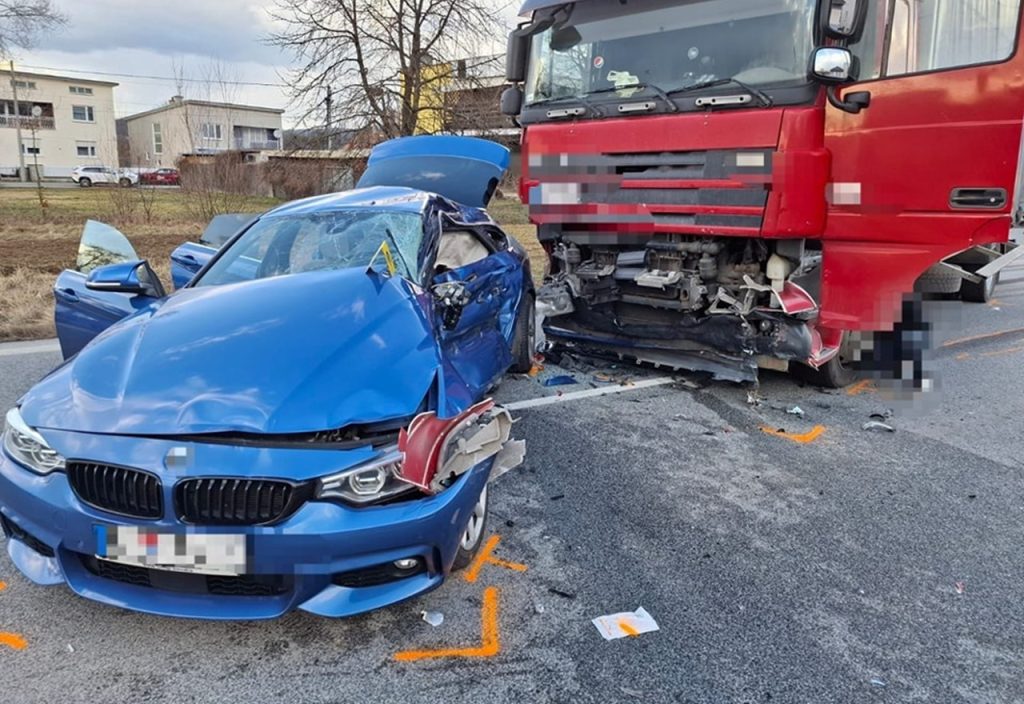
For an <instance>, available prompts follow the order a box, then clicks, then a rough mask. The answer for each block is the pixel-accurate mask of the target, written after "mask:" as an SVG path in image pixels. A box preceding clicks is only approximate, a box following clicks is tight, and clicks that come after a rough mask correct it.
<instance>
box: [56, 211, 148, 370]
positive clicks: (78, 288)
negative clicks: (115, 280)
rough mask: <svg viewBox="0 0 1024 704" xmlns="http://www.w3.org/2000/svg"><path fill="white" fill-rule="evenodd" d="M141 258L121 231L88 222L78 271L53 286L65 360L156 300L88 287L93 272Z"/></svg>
mask: <svg viewBox="0 0 1024 704" xmlns="http://www.w3.org/2000/svg"><path fill="white" fill-rule="evenodd" d="M138 258H139V257H138V255H137V254H136V253H135V249H134V248H133V247H132V245H131V243H130V242H129V241H128V239H127V238H126V237H125V236H124V235H122V234H121V233H120V232H119V231H117V230H116V229H114V228H113V227H110V226H109V225H105V224H103V223H101V222H96V221H93V220H89V221H88V222H86V224H85V229H84V230H83V232H82V240H81V242H80V243H79V247H78V259H77V262H76V265H75V269H73V270H72V269H68V270H65V271H63V272H61V274H60V275H59V276H58V277H57V282H56V284H55V285H54V287H53V297H54V323H55V324H56V328H57V338H58V340H59V341H60V348H61V352H62V354H63V355H64V359H67V358H68V357H71V356H73V355H75V354H77V353H78V351H79V350H80V349H82V348H83V347H85V346H86V345H87V344H88V343H89V341H90V340H92V339H93V338H94V337H96V336H97V335H99V334H100V333H101V332H103V331H104V330H106V329H107V328H108V327H110V326H111V325H113V324H114V323H116V322H118V321H119V320H122V319H123V318H126V317H128V316H129V315H131V314H132V313H134V312H135V311H136V310H139V309H140V308H143V307H145V306H147V305H149V304H151V303H152V302H153V301H154V300H155V299H154V298H151V297H149V296H144V295H139V294H127V293H118V292H114V291H96V290H92V289H89V288H87V287H86V285H85V283H86V278H87V277H88V275H89V273H90V272H91V271H92V270H93V269H95V268H97V267H100V266H104V265H107V264H118V263H122V262H129V261H133V260H137V259H138Z"/></svg>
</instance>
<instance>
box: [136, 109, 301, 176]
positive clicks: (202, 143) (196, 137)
mask: <svg viewBox="0 0 1024 704" xmlns="http://www.w3.org/2000/svg"><path fill="white" fill-rule="evenodd" d="M283 114H284V110H279V109H277V108H264V107H256V106H253V105H236V104H234V103H215V102H209V101H205V100H186V99H184V98H182V97H181V96H175V97H173V98H171V99H170V101H168V102H167V103H166V104H165V105H162V106H160V107H158V108H155V109H153V110H147V111H146V112H140V113H138V114H135V115H130V116H128V117H125V118H122V124H124V125H125V129H124V130H123V132H122V133H123V134H125V133H126V134H127V140H128V149H129V154H128V156H127V159H128V160H129V162H130V163H123V164H121V165H122V166H138V167H156V166H174V164H175V162H176V161H177V160H178V159H179V158H180V157H182V156H184V155H185V154H216V153H218V152H224V151H243V152H261V151H277V150H280V149H281V146H282V144H281V132H282V130H281V116H282V115H283Z"/></svg>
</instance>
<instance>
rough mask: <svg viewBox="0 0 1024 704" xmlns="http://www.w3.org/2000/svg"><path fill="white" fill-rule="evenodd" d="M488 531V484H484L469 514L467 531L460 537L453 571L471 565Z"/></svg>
mask: <svg viewBox="0 0 1024 704" xmlns="http://www.w3.org/2000/svg"><path fill="white" fill-rule="evenodd" d="M486 531H487V485H486V484H484V489H483V491H481V492H480V498H479V499H478V500H477V502H476V506H474V507H473V512H472V513H471V514H470V516H469V523H467V524H466V531H465V532H464V533H463V534H462V537H461V538H460V539H459V550H458V552H456V553H455V561H454V562H453V563H452V571H455V570H461V569H463V568H465V567H468V566H469V563H471V562H472V561H473V558H474V557H476V554H477V552H479V551H480V544H481V543H483V542H484V533H485V532H486Z"/></svg>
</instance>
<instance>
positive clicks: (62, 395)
mask: <svg viewBox="0 0 1024 704" xmlns="http://www.w3.org/2000/svg"><path fill="white" fill-rule="evenodd" d="M438 362H439V359H438V349H437V345H436V343H435V340H434V336H433V333H432V329H431V324H430V321H429V320H428V318H427V317H426V314H425V312H424V309H423V307H422V305H421V303H420V302H419V300H418V299H417V296H416V295H415V294H414V292H413V291H412V290H411V287H410V284H409V283H408V282H406V281H404V280H402V279H399V278H383V277H379V276H376V275H370V274H367V273H366V271H365V270H362V269H346V270H343V271H332V272H316V273H307V274H299V275H293V276H282V277H277V278H271V279H264V280H259V281H253V282H248V283H244V284H233V285H227V286H212V287H199V288H194V289H185V290H184V291H181V292H179V293H178V294H175V295H174V296H171V297H170V298H168V299H165V300H164V301H162V302H161V303H158V304H155V305H154V306H152V307H150V308H148V309H145V310H143V311H141V312H140V313H138V314H136V315H134V316H132V317H131V318H128V319H127V320H125V321H123V322H121V323H119V324H117V325H114V326H113V327H111V328H109V329H108V330H107V331H105V332H104V333H103V334H101V335H100V336H98V337H97V338H96V339H95V340H93V341H92V342H91V343H90V344H89V345H88V346H87V347H86V348H85V349H83V350H82V351H81V352H80V353H79V354H78V356H77V357H75V358H73V359H72V360H70V361H69V362H68V363H67V364H66V365H64V366H63V367H61V368H60V369H58V370H56V371H54V372H53V373H52V374H51V375H50V376H48V377H47V378H45V379H44V380H42V381H41V382H40V383H39V384H37V385H36V386H35V387H34V388H33V389H32V390H31V391H29V392H28V393H27V394H26V395H25V397H24V398H23V399H22V404H21V412H22V416H23V417H24V418H25V420H26V422H28V423H29V424H30V425H32V426H35V427H39V428H55V429H60V430H71V431H82V432H94V433H111V434H130V435H178V434H196V433H212V432H229V431H237V432H249V433H301V432H312V431H317V430H327V429H333V428H340V427H343V426H345V425H348V424H351V423H366V422H375V421H381V420H387V419H391V418H397V417H402V416H409V415H413V414H414V413H416V411H417V409H418V408H419V407H420V404H421V402H422V401H423V398H424V396H425V395H426V394H427V392H428V390H429V389H430V385H431V383H432V382H433V380H434V377H435V375H436V374H437V370H438V368H439V364H438Z"/></svg>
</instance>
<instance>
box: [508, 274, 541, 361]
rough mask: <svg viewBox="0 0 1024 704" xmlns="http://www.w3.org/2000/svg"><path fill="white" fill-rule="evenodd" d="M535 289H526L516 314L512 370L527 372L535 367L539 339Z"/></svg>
mask: <svg viewBox="0 0 1024 704" xmlns="http://www.w3.org/2000/svg"><path fill="white" fill-rule="evenodd" d="M535 308H536V307H535V303H534V295H533V291H524V292H523V300H522V302H521V303H520V304H519V312H518V313H517V314H516V330H515V334H514V335H513V337H512V371H514V372H515V373H516V374H526V373H527V372H529V371H530V369H532V368H533V354H534V352H535V349H536V340H537V315H536V312H535Z"/></svg>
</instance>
